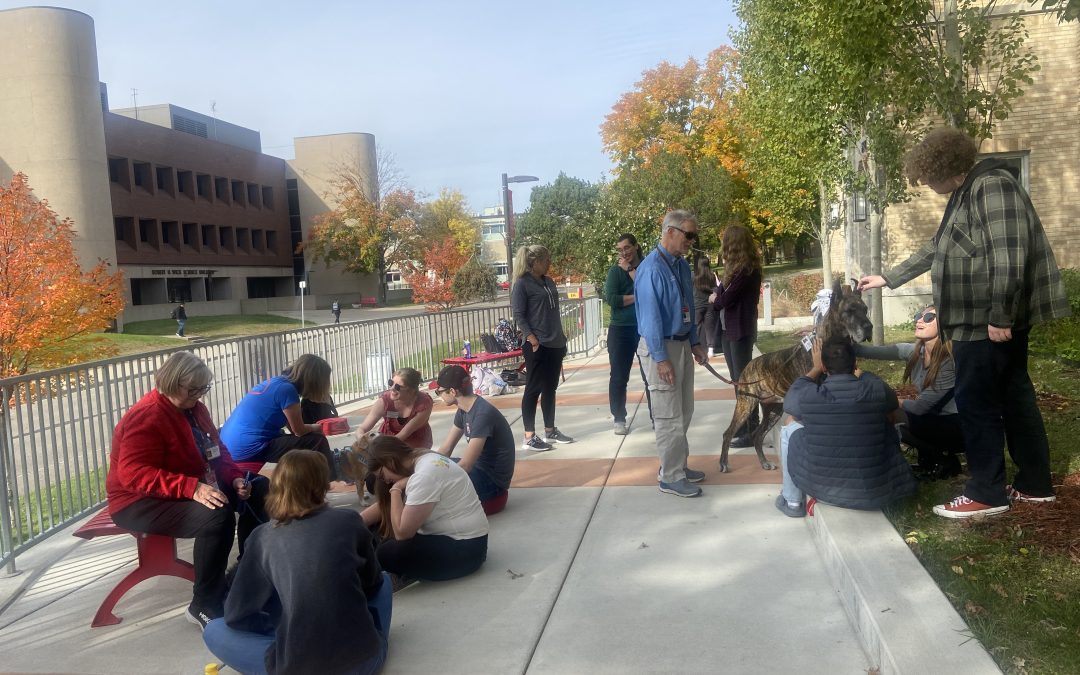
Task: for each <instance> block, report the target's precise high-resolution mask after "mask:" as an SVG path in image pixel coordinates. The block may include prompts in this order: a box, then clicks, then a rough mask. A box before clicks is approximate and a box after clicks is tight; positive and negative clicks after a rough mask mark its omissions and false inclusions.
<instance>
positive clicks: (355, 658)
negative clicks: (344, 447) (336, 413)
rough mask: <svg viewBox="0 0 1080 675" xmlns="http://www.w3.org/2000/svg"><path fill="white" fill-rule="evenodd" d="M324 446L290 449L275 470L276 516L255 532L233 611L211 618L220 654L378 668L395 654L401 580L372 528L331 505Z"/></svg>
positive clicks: (270, 668)
mask: <svg viewBox="0 0 1080 675" xmlns="http://www.w3.org/2000/svg"><path fill="white" fill-rule="evenodd" d="M328 478H329V475H328V470H327V467H326V462H325V461H323V458H322V455H320V454H319V453H317V452H314V451H312V450H290V451H289V452H287V453H285V455H284V456H283V457H282V458H281V461H280V462H278V465H277V468H276V469H275V470H274V475H273V477H272V478H271V479H270V494H269V496H268V497H267V500H266V507H267V511H268V512H269V514H270V517H271V518H273V521H272V522H270V523H268V524H266V525H263V526H262V527H258V528H256V529H255V531H254V532H253V533H252V535H251V538H250V539H249V540H248V549H247V555H246V556H244V558H243V560H242V561H241V562H240V565H239V567H238V568H237V570H236V577H235V578H234V580H233V583H232V588H231V589H230V590H229V596H228V598H227V599H226V600H225V617H224V618H219V619H214V620H213V621H211V622H210V623H209V624H208V625H207V626H206V631H205V632H204V633H203V641H204V642H206V647H207V649H209V650H210V651H211V652H212V653H213V654H214V656H216V657H217V658H219V659H221V660H222V661H224V662H225V664H226V665H227V666H229V667H230V668H232V669H233V670H236V671H239V672H241V673H300V672H304V673H349V674H350V675H351V674H353V673H377V672H378V671H379V670H380V669H381V668H382V665H383V662H384V661H385V660H386V648H387V639H388V637H389V632H390V616H391V603H392V588H391V583H390V579H389V578H388V576H387V575H386V574H384V573H381V572H380V569H379V563H378V561H377V560H376V558H375V551H374V549H373V547H372V537H371V532H370V531H369V530H368V528H366V527H365V526H364V523H363V521H362V520H361V519H360V518H359V517H357V514H356V512H355V511H352V510H349V509H342V510H337V509H331V508H329V507H328V505H327V503H326V491H325V489H324V486H325V485H326V482H327V480H328Z"/></svg>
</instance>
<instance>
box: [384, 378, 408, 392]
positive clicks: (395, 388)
mask: <svg viewBox="0 0 1080 675" xmlns="http://www.w3.org/2000/svg"><path fill="white" fill-rule="evenodd" d="M386 386H387V387H389V388H390V389H392V390H393V391H401V390H402V389H404V388H405V385H403V384H401V383H398V382H394V381H393V380H387V381H386Z"/></svg>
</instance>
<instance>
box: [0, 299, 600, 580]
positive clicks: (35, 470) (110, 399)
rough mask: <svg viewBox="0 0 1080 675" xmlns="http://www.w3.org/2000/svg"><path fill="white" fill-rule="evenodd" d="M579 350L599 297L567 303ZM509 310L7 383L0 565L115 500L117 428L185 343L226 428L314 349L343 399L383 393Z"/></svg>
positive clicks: (489, 328)
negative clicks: (111, 464)
mask: <svg viewBox="0 0 1080 675" xmlns="http://www.w3.org/2000/svg"><path fill="white" fill-rule="evenodd" d="M560 306H561V311H562V315H563V326H564V329H565V330H566V334H567V337H568V338H569V344H568V345H567V350H568V352H569V353H570V354H580V353H584V352H587V351H589V350H590V349H592V348H594V347H596V346H597V344H598V340H599V338H600V334H601V331H602V326H601V312H600V301H599V299H597V298H589V299H586V300H582V301H573V300H569V301H564V302H562V303H561V305H560ZM501 318H510V308H509V306H501V307H485V308H477V309H465V310H455V311H449V312H438V313H431V314H419V315H415V316H406V317H398V318H392V319H380V320H375V321H355V322H350V323H342V324H331V325H325V326H319V327H316V328H305V329H302V330H292V331H284V332H279V333H268V334H264V335H256V336H251V337H244V338H237V339H227V340H218V341H213V342H206V343H202V344H195V345H190V346H186V347H179V348H176V349H165V350H161V351H155V352H148V353H145V354H138V355H133V356H125V357H119V358H113V359H106V360H102V361H94V362H91V363H85V364H81V365H78V366H70V367H67V368H58V369H55V370H49V371H44V372H40V373H34V374H31V375H22V376H19V377H13V378H7V379H0V401H4V402H6V405H3V406H0V444H2V445H0V486H3V488H4V497H5V498H3V499H0V568H4V567H6V568H7V569H6V571H7V572H8V573H12V574H13V573H15V556H16V555H18V554H19V553H21V552H22V551H25V550H26V549H27V548H28V547H30V546H32V545H33V544H35V543H37V542H39V541H41V540H42V539H44V538H45V537H47V536H49V535H50V534H52V533H53V532H55V531H57V530H58V529H60V528H63V527H65V526H66V525H68V524H69V523H71V522H72V521H74V520H76V519H78V518H80V517H82V516H84V515H86V514H87V513H89V512H90V511H92V510H94V509H95V508H97V507H98V506H100V505H101V504H102V503H103V502H104V501H105V489H104V486H105V474H106V472H107V469H108V459H109V451H110V449H111V446H112V431H113V429H114V428H115V427H116V424H117V422H119V421H120V418H121V416H123V414H124V412H125V411H127V410H128V408H130V407H131V406H132V405H134V404H135V402H136V401H138V400H139V399H140V398H142V396H143V395H145V394H146V393H147V392H149V391H150V390H151V389H153V386H154V373H155V372H156V371H157V369H158V368H159V367H160V366H161V364H162V363H164V362H165V360H166V359H168V358H169V355H171V354H172V353H174V352H176V351H180V350H182V349H188V350H190V351H192V352H194V353H195V354H197V355H198V356H199V357H200V358H202V360H203V361H205V362H206V364H207V365H208V366H210V369H211V370H212V371H213V372H214V383H213V384H214V386H213V388H212V389H211V390H210V392H209V393H208V394H207V395H206V396H205V397H204V398H203V401H204V402H205V403H206V405H207V407H208V408H209V409H210V412H211V415H212V416H213V419H214V420H215V421H216V422H217V423H218V424H222V423H224V421H225V419H226V418H228V416H229V414H230V413H231V412H232V410H233V409H234V408H235V407H236V404H237V403H239V401H240V399H241V398H243V396H244V394H246V393H247V392H248V390H249V389H251V387H252V386H253V385H255V384H257V383H259V382H262V381H263V380H265V379H267V378H268V377H271V376H272V375H275V374H277V373H280V372H281V371H282V370H283V369H284V368H285V367H286V366H288V364H289V363H291V362H292V361H293V360H295V359H296V358H297V357H298V356H300V355H301V354H305V353H312V354H318V355H319V356H322V357H323V358H325V359H326V360H327V361H329V362H330V364H331V365H332V366H333V368H334V370H333V374H332V376H331V393H332V394H333V397H334V400H335V401H336V402H337V404H338V405H346V404H349V403H354V402H356V401H359V400H362V399H364V398H367V397H370V396H374V395H376V394H378V393H380V392H382V391H383V390H384V389H385V388H386V382H387V379H388V378H389V377H390V375H391V373H392V372H393V370H394V369H396V368H401V367H403V366H409V367H412V368H416V369H417V370H419V371H420V373H421V374H422V375H423V376H424V377H425V378H428V379H431V378H433V377H434V376H435V375H436V374H437V373H438V369H439V368H441V367H442V360H443V359H445V358H448V357H450V356H457V355H458V354H460V352H461V349H462V343H463V342H464V341H465V340H470V341H471V342H472V344H473V345H475V347H474V350H475V351H481V350H482V348H483V347H482V345H483V343H482V340H481V338H480V336H481V334H483V333H492V332H494V329H495V326H496V325H497V324H498V321H499V319H501Z"/></svg>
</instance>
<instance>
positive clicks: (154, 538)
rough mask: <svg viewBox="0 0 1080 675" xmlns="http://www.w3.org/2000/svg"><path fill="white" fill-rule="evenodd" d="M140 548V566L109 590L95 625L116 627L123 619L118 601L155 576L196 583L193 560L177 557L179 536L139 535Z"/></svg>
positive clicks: (136, 538) (137, 538)
mask: <svg viewBox="0 0 1080 675" xmlns="http://www.w3.org/2000/svg"><path fill="white" fill-rule="evenodd" d="M135 540H136V541H137V542H138V548H139V566H138V567H136V568H135V569H133V570H132V571H131V572H130V573H128V575H127V576H126V577H124V578H123V579H121V580H120V583H118V584H116V586H115V587H114V588H113V589H112V590H111V591H110V592H109V594H108V595H107V596H105V599H104V600H103V601H102V602H101V606H100V607H98V611H97V614H95V615H94V620H93V621H92V622H91V623H90V626H91V627H93V628H98V627H100V626H115V625H116V624H118V623H120V621H122V619H121V618H120V617H118V616H116V615H115V614H113V609H115V608H116V603H118V602H120V598H122V597H124V594H125V593H127V592H128V591H130V590H131V589H132V588H134V587H135V586H137V585H139V584H140V583H142V582H143V581H146V580H147V579H150V578H152V577H159V576H173V577H180V578H181V579H187V580H188V581H191V582H193V583H194V581H195V568H194V567H193V566H192V564H191V563H189V562H186V561H184V560H180V559H179V558H177V557H176V539H174V538H173V537H166V536H164V535H158V534H143V535H136V537H135Z"/></svg>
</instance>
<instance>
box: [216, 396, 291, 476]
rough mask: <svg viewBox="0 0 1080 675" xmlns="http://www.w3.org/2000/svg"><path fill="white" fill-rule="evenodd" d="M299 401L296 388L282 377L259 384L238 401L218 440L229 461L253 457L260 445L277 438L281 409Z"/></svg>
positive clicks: (282, 410) (283, 409)
mask: <svg viewBox="0 0 1080 675" xmlns="http://www.w3.org/2000/svg"><path fill="white" fill-rule="evenodd" d="M299 402H300V394H299V392H297V391H296V387H294V386H293V384H292V382H289V379H288V378H287V377H285V376H284V375H278V376H277V377H271V378H270V379H269V380H267V381H266V382H261V383H259V384H257V385H255V386H254V387H252V389H251V391H249V392H248V393H247V395H246V396H244V398H242V399H241V400H240V403H239V405H237V406H236V410H233V412H232V414H231V415H229V419H227V420H225V424H224V426H222V427H221V441H222V442H223V443H224V444H225V447H226V448H228V449H229V454H231V455H232V457H233V459H235V460H238V461H246V460H250V459H253V458H256V455H258V454H259V451H260V450H262V449H263V446H264V445H266V444H267V443H269V442H270V441H272V440H274V439H275V438H277V437H278V436H280V435H281V428H282V427H283V426H285V424H286V422H287V420H286V419H285V412H284V411H285V408H288V407H289V406H291V405H296V404H297V403H299Z"/></svg>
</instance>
